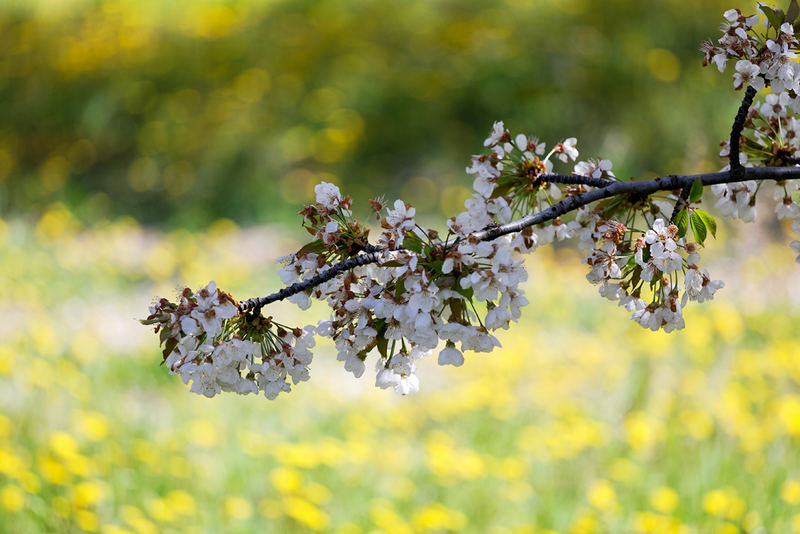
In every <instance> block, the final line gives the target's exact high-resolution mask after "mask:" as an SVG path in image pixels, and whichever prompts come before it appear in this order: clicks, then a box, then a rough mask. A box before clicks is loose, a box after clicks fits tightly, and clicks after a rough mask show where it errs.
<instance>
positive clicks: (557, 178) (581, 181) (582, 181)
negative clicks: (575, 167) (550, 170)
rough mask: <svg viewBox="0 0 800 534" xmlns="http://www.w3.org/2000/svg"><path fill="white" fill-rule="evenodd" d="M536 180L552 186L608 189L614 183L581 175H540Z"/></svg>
mask: <svg viewBox="0 0 800 534" xmlns="http://www.w3.org/2000/svg"><path fill="white" fill-rule="evenodd" d="M536 179H537V180H538V181H540V182H549V183H552V184H564V185H588V186H590V187H606V186H607V185H609V184H613V183H614V182H612V181H611V180H606V179H605V178H592V177H591V176H581V175H579V174H571V175H568V174H540V175H539V176H537V177H536Z"/></svg>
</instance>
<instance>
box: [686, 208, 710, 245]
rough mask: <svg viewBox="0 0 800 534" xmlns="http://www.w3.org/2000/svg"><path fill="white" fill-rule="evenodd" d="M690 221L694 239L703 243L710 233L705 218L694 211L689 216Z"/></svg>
mask: <svg viewBox="0 0 800 534" xmlns="http://www.w3.org/2000/svg"><path fill="white" fill-rule="evenodd" d="M689 223H690V224H691V225H692V233H693V234H694V240H695V241H697V242H698V243H700V244H701V245H702V244H703V243H704V242H705V240H706V236H707V235H708V230H707V229H706V225H705V223H704V222H703V219H701V218H700V216H699V215H697V213H692V214H691V215H690V216H689Z"/></svg>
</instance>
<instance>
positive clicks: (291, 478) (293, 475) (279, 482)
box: [269, 467, 302, 493]
mask: <svg viewBox="0 0 800 534" xmlns="http://www.w3.org/2000/svg"><path fill="white" fill-rule="evenodd" d="M269 481H270V482H271V483H272V485H273V487H274V488H275V489H276V490H278V491H279V492H281V493H295V492H297V491H299V490H300V483H301V482H302V479H301V477H300V473H298V472H297V471H295V470H294V469H289V468H286V467H276V468H275V469H273V470H272V471H270V473H269Z"/></svg>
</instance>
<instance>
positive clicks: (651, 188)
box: [239, 167, 800, 311]
mask: <svg viewBox="0 0 800 534" xmlns="http://www.w3.org/2000/svg"><path fill="white" fill-rule="evenodd" d="M567 178H569V177H567ZM574 178H577V179H580V178H586V177H580V176H575V177H574ZM698 178H700V179H701V180H702V182H703V185H714V184H725V183H736V182H744V181H746V180H775V181H780V180H790V179H797V178H800V167H756V168H747V169H745V168H742V171H741V172H739V173H735V172H734V171H723V172H715V173H709V174H694V175H689V176H678V175H670V176H663V177H661V178H656V179H654V180H644V181H640V182H633V181H632V182H606V181H605V180H604V182H606V184H607V185H606V187H603V188H600V189H594V190H592V191H587V192H586V193H581V194H579V195H575V196H574V197H570V198H567V199H565V200H562V201H561V202H559V203H557V204H554V205H552V206H551V207H549V208H547V209H545V210H543V211H540V212H539V213H536V214H533V215H528V216H526V217H523V218H522V219H520V220H518V221H514V222H511V223H508V224H504V225H501V226H494V227H491V228H487V229H484V230H481V231H480V232H475V233H473V234H472V235H471V236H470V239H471V240H477V241H491V240H492V239H496V238H498V237H500V236H504V235H507V234H511V233H515V232H520V231H522V230H523V229H525V228H527V227H529V226H533V225H536V224H541V223H543V222H547V221H550V220H553V219H555V218H556V217H560V216H561V215H564V214H565V213H569V212H571V211H574V210H576V209H578V208H580V207H583V206H586V205H587V204H591V203H592V202H597V201H598V200H602V199H604V198H609V197H613V196H617V195H626V194H631V193H634V194H639V195H649V194H651V193H655V192H656V191H672V190H675V189H683V188H690V187H691V186H692V184H693V183H694V182H695V180H697V179H698ZM592 180H594V179H592ZM586 185H588V184H586ZM368 247H369V248H368V250H370V252H369V253H366V254H359V255H358V256H355V257H352V258H350V259H347V260H345V261H343V262H340V263H337V264H335V265H332V266H331V268H330V269H328V270H327V271H325V272H324V273H321V274H318V275H317V276H315V277H313V278H310V279H308V280H306V281H304V282H298V283H296V284H292V285H291V286H289V287H285V288H283V289H281V290H280V291H278V292H277V293H273V294H271V295H268V296H266V297H260V298H252V299H249V300H246V301H244V302H241V303H239V309H240V310H241V311H245V310H250V309H260V308H261V307H263V306H266V305H267V304H271V303H273V302H276V301H278V300H283V299H285V298H288V297H291V296H292V295H296V294H297V293H302V292H303V291H307V290H309V289H311V288H313V287H316V286H318V285H320V284H323V283H325V282H327V281H328V280H330V279H332V278H334V277H335V276H337V275H339V274H341V273H343V272H345V271H349V270H351V269H354V268H356V267H360V266H362V265H368V264H370V263H376V262H377V261H378V256H379V253H380V252H382V251H383V250H384V249H382V248H380V247H376V246H375V245H369V246H368ZM366 248H367V247H365V249H366Z"/></svg>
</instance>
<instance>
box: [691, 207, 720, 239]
mask: <svg viewBox="0 0 800 534" xmlns="http://www.w3.org/2000/svg"><path fill="white" fill-rule="evenodd" d="M694 212H695V213H696V214H697V216H698V217H700V219H701V220H702V221H703V224H705V225H706V228H708V231H709V232H711V235H713V236H714V239H716V238H717V221H715V220H714V217H712V216H711V215H709V214H708V213H707V212H705V211H703V210H694Z"/></svg>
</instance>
